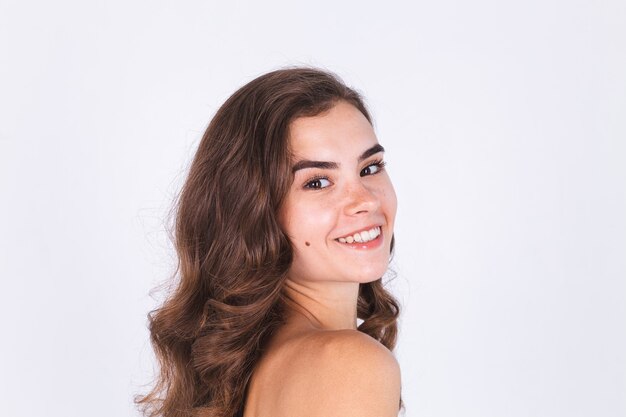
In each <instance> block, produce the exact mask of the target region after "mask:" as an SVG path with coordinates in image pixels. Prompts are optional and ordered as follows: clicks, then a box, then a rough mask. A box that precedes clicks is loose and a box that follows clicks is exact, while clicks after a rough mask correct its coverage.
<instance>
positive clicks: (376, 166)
mask: <svg viewBox="0 0 626 417" xmlns="http://www.w3.org/2000/svg"><path fill="white" fill-rule="evenodd" d="M384 166H385V162H384V161H377V162H374V163H373V164H371V165H368V166H366V167H365V168H363V170H362V171H361V176H362V177H364V176H366V175H374V174H378V173H379V172H380V171H381V170H382V169H383V167H384Z"/></svg>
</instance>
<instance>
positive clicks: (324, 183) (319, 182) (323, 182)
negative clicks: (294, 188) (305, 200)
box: [304, 178, 330, 189]
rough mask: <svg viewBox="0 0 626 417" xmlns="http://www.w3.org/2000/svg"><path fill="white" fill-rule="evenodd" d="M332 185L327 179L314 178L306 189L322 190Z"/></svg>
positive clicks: (305, 186)
mask: <svg viewBox="0 0 626 417" xmlns="http://www.w3.org/2000/svg"><path fill="white" fill-rule="evenodd" d="M329 185H330V181H328V179H326V178H314V179H312V180H311V181H309V182H307V183H306V184H305V185H304V188H314V189H321V188H326V187H328V186H329Z"/></svg>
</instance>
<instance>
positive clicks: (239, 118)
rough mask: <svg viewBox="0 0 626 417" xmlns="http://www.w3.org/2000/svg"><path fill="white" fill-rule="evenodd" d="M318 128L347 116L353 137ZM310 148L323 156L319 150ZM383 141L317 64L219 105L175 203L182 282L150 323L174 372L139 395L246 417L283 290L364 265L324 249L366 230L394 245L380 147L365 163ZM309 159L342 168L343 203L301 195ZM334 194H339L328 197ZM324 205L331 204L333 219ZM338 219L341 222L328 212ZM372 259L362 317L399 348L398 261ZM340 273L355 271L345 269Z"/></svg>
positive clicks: (160, 408)
mask: <svg viewBox="0 0 626 417" xmlns="http://www.w3.org/2000/svg"><path fill="white" fill-rule="evenodd" d="M328 117H331V118H333V117H334V118H335V119H328ZM315 120H317V121H320V120H322V122H323V123H322V124H321V125H319V123H318V127H319V126H325V129H330V128H331V126H329V122H331V121H333V120H334V121H335V122H338V123H339V124H340V125H341V126H343V127H342V129H346V130H345V132H347V133H346V135H345V136H336V135H329V136H327V137H326V138H325V139H323V141H322V142H319V143H318V145H315V144H314V142H310V141H307V139H306V138H304V137H303V132H304V133H306V132H311V131H312V130H311V129H309V128H307V126H308V127H311V126H310V123H311V122H312V121H313V122H314V123H315ZM309 142H310V143H309ZM307 143H309V144H313V148H315V149H317V150H318V151H317V152H312V151H310V147H309V148H307V149H309V150H306V149H305V148H306V146H304V147H303V144H304V145H306V144H307ZM376 144H377V141H376V137H375V135H374V133H373V131H372V130H371V119H370V116H369V113H368V111H367V109H366V108H365V106H364V104H363V101H362V99H361V97H360V96H359V94H358V93H356V92H355V91H354V90H352V89H350V88H348V87H346V86H345V85H344V84H343V83H342V82H341V81H340V80H339V79H338V78H337V77H335V76H334V75H332V74H330V73H328V72H325V71H321V70H318V69H314V68H291V69H283V70H278V71H274V72H271V73H268V74H265V75H262V76H260V77H258V78H256V79H254V80H252V81H251V82H249V83H248V84H246V85H245V86H243V87H242V88H240V89H239V90H237V91H236V92H235V93H234V94H233V95H232V96H231V97H230V98H229V99H228V100H227V101H226V102H225V103H224V104H223V105H222V106H221V107H220V109H219V110H218V111H217V113H216V114H215V116H214V117H213V119H212V121H211V122H210V124H209V126H208V128H207V130H206V132H205V134H204V136H203V138H202V140H201V142H200V145H199V147H198V150H197V152H196V155H195V157H194V160H193V162H192V165H191V167H190V170H189V174H188V177H187V180H186V182H185V184H184V186H183V189H182V191H181V193H180V195H179V197H178V201H177V205H176V207H175V209H176V210H175V216H176V219H175V220H176V221H175V230H174V238H175V242H174V244H175V247H176V250H177V254H178V258H179V265H178V270H177V271H176V273H177V275H178V279H179V281H178V283H177V286H176V287H175V288H174V290H173V291H172V293H171V294H169V295H168V298H167V300H166V301H165V303H164V304H163V305H162V306H161V307H160V308H158V309H157V310H155V311H153V312H151V314H150V317H149V318H150V331H151V340H152V343H153V346H154V348H155V351H156V353H157V357H158V358H159V361H160V363H161V375H160V377H159V378H158V380H157V384H156V386H155V388H154V389H153V391H152V392H151V393H149V394H148V395H147V396H144V397H142V398H139V399H138V402H139V403H141V404H143V405H144V406H145V411H146V413H148V414H149V415H154V416H156V415H164V416H167V417H170V416H183V415H188V414H189V412H191V411H192V410H193V411H194V412H196V413H197V414H198V415H206V416H229V417H230V416H234V415H237V413H238V412H240V411H241V409H240V407H242V406H243V399H244V396H245V390H246V387H247V383H248V380H249V378H250V376H251V374H252V370H253V368H254V365H255V363H256V361H257V359H258V358H259V356H260V352H261V349H262V347H263V346H264V345H265V344H266V342H267V341H268V339H269V337H271V335H272V334H273V332H274V331H275V330H276V329H277V327H278V326H280V325H281V324H282V323H283V322H284V305H283V303H282V298H281V290H282V288H283V283H284V280H285V279H286V277H287V274H288V272H289V271H290V267H292V266H293V267H294V268H296V267H298V265H300V267H303V266H305V265H307V263H309V264H310V263H311V262H315V260H317V261H318V262H327V261H331V260H332V262H333V265H335V266H336V267H337V268H339V265H340V264H341V263H342V262H343V263H349V262H352V263H353V265H354V262H355V261H356V260H357V259H359V258H358V257H359V256H361V254H357V253H356V252H355V253H354V254H353V255H351V254H349V253H345V254H343V255H339V254H340V253H341V252H340V251H341V250H343V249H344V248H343V247H340V246H338V247H337V248H335V249H336V251H335V252H329V251H326V252H324V251H320V248H321V246H320V245H321V244H325V243H330V240H329V238H333V239H334V238H336V237H339V236H342V235H344V234H346V235H347V234H349V233H350V232H353V231H356V230H362V229H363V228H364V227H366V226H379V225H380V226H382V230H383V235H382V236H383V237H384V239H383V240H382V243H383V245H382V246H383V247H384V248H385V250H386V251H387V254H386V255H387V256H388V255H389V252H390V251H391V250H392V249H393V241H392V239H391V238H392V236H391V231H392V228H393V217H394V215H395V195H392V194H393V188H391V184H390V183H389V182H388V178H386V174H384V172H383V174H384V175H382V174H381V175H379V174H373V175H370V174H372V173H373V171H375V170H376V169H377V166H376V164H375V163H374V162H375V160H376V159H378V158H377V156H378V157H380V155H381V153H380V152H378V153H376V154H375V155H374V154H372V155H369V154H368V155H367V156H366V157H365V158H364V159H363V160H359V156H364V154H363V152H364V151H367V150H371V151H372V152H373V151H378V150H379V149H378V148H375V147H374V146H375V145H376ZM325 148H328V152H327V153H325V152H323V151H322V150H323V149H325ZM296 158H300V159H301V158H306V159H310V158H315V160H319V158H323V159H322V160H323V161H332V162H336V163H338V164H341V168H340V169H339V170H335V174H334V175H337V177H335V186H336V187H338V188H336V190H337V192H336V193H334V194H333V195H332V198H331V197H330V193H328V192H327V191H317V190H307V192H310V194H302V193H300V191H301V189H300V188H299V189H298V192H296V191H294V190H295V189H296V187H295V186H294V184H295V183H294V182H293V180H294V171H293V168H294V167H293V164H294V163H295V162H296V161H299V160H300V159H296ZM305 171H314V170H310V169H303V170H296V172H295V178H301V176H302V174H304V173H305ZM331 171H332V170H331ZM309 173H310V172H309ZM327 174H328V173H327ZM331 174H332V173H331ZM361 174H365V175H361ZM327 176H330V174H329V175H327ZM299 181H300V180H299ZM324 184H325V183H324ZM298 185H300V184H299V183H298ZM324 192H326V193H327V194H326V195H327V197H328V198H327V199H324V198H321V197H322V194H323V193H324ZM305 195H306V196H307V197H304V196H305ZM313 195H317V196H318V197H320V198H317V199H316V200H314V197H313ZM307 199H308V200H307ZM314 201H315V203H314ZM325 201H326V203H324V202H325ZM313 203H314V204H313ZM324 204H327V205H328V204H332V205H333V206H334V207H335V209H333V210H334V211H333V210H329V209H328V206H327V207H324ZM339 207H340V209H339ZM315 208H317V209H318V211H317V213H321V211H324V213H325V214H324V215H325V216H327V218H325V219H324V221H323V222H322V223H320V224H322V225H323V227H320V228H319V230H317V231H315V233H314V234H310V233H309V232H306V230H314V229H315V227H311V225H313V224H314V221H315V219H312V220H311V222H310V223H309V224H308V226H306V227H304V226H305V225H303V223H302V222H303V220H302V219H303V216H307V215H308V214H311V215H315V210H313V211H312V209H315ZM319 210H321V211H319ZM337 210H340V211H337ZM331 211H332V212H333V213H334V221H333V220H329V218H328V213H330V212H331ZM303 227H304V229H305V230H304V232H305V233H303V234H302V233H301V232H303ZM307 228H308V229H307ZM307 239H309V240H307ZM379 239H380V238H379ZM303 240H305V242H304V245H305V246H306V242H308V243H309V246H306V248H307V249H312V250H313V251H311V252H308V254H307V256H304V255H303V254H302V252H301V250H302V248H304V247H303V246H302V244H303ZM322 240H323V241H324V242H322ZM332 243H336V244H337V245H340V244H342V245H343V244H344V243H339V242H332ZM345 249H346V250H348V249H351V248H345ZM363 252H364V251H363ZM380 252H381V251H378V252H376V253H377V254H379V253H380ZM333 253H334V255H333ZM370 253H374V252H373V251H371V252H370ZM329 256H330V257H329ZM333 256H334V257H333ZM377 256H378V257H377ZM363 259H364V262H362V263H361V264H362V265H364V267H363V269H362V270H360V271H359V272H358V274H357V275H356V278H354V279H355V280H357V281H358V282H360V283H361V285H360V287H359V299H358V305H357V317H359V318H361V319H363V323H362V324H361V325H360V326H359V328H358V329H359V330H360V331H362V332H364V333H367V334H369V335H370V336H372V337H373V338H375V339H377V340H379V341H380V342H381V343H382V344H384V345H385V346H387V347H388V348H389V349H393V346H394V345H395V340H396V318H397V316H398V314H399V306H398V304H397V302H396V301H395V300H394V298H393V297H392V296H391V295H390V294H389V293H388V292H387V291H386V290H385V289H384V288H383V285H382V282H381V279H380V278H378V279H377V276H382V272H384V269H386V266H387V265H386V262H384V261H383V262H380V260H384V258H383V256H382V255H380V254H379V255H376V256H373V257H371V258H367V257H364V258H363ZM376 260H378V261H376ZM383 264H384V265H383ZM381 265H383V266H384V267H382V266H381ZM336 271H343V273H344V276H347V275H345V271H347V270H346V269H345V268H343V269H341V268H339V269H335V272H336Z"/></svg>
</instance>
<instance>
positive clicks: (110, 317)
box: [0, 0, 626, 417]
mask: <svg viewBox="0 0 626 417" xmlns="http://www.w3.org/2000/svg"><path fill="white" fill-rule="evenodd" d="M293 64H312V65H317V66H320V67H323V68H328V69H330V70H332V71H335V72H337V73H338V74H339V75H340V76H342V77H343V78H344V80H345V81H346V82H347V83H348V84H349V85H352V86H354V87H356V88H357V89H359V90H360V91H362V92H363V93H364V94H365V96H366V98H367V100H368V103H369V105H370V107H371V110H372V112H373V115H374V118H375V122H376V131H377V133H378V136H379V140H380V142H381V143H382V144H383V145H384V146H385V147H386V148H387V160H388V162H389V165H388V169H389V171H390V174H391V176H392V179H393V180H394V183H395V186H396V191H397V194H398V197H399V213H398V219H397V221H396V225H397V228H396V238H397V252H396V257H395V259H394V263H393V267H394V269H395V270H396V271H397V273H398V276H397V278H396V279H395V280H394V281H393V284H392V290H393V292H394V293H395V294H396V295H397V296H398V298H399V299H400V301H401V302H402V304H403V313H402V319H401V321H400V326H401V332H400V337H399V342H398V343H399V345H398V349H397V357H398V360H399V362H400V365H401V368H402V379H403V398H404V400H405V403H406V409H407V411H406V416H408V417H458V416H463V417H473V416H476V417H502V416H520V417H522V416H524V417H535V416H563V417H578V416H581V417H582V416H589V417H591V416H593V417H596V416H602V417H624V416H625V415H626V144H625V140H626V76H625V74H626V3H624V2H623V1H594V2H591V1H565V0H562V1H555V0H548V1H546V0H541V1H538V0H531V1H516V2H512V1H496V0H493V1H488V0H476V1H472V2H467V1H460V0H459V1H449V0H443V1H431V2H419V1H418V2H405V3H395V2H391V1H386V2H382V3H379V2H369V3H368V2H363V1H344V2H331V1H317V2H306V3H305V2H294V1H282V2H279V1H267V0H266V1H262V2H260V1H256V2H254V1H248V2H242V1H233V2H217V1H186V2H185V1H181V2H164V1H134V2H131V1H119V0H117V1H112V0H109V1H55V2H48V1H38V2H29V1H24V0H20V1H17V0H1V1H0V192H1V198H2V200H1V201H2V204H1V205H0V211H1V215H0V279H1V287H0V288H1V294H2V297H1V301H0V334H1V342H0V409H1V411H0V413H1V414H2V415H3V416H11V417H21V416H29V417H41V416H46V417H56V416H59V417H61V416H63V417H67V416H87V415H88V416H92V417H105V416H106V417H110V416H117V417H124V416H135V415H137V412H136V411H135V409H134V407H133V405H132V396H133V395H134V394H135V393H138V392H142V391H143V388H142V384H146V383H148V382H149V381H150V377H151V375H152V366H153V365H152V364H153V362H152V360H153V358H152V353H151V347H150V345H149V342H148V333H147V330H146V314H147V312H148V311H149V310H150V309H151V308H154V307H155V306H156V305H157V301H158V300H159V298H158V297H157V298H156V299H153V298H151V297H150V296H149V292H150V290H151V289H152V288H153V287H155V286H156V285H157V284H159V283H161V282H163V281H164V280H165V279H167V278H168V276H169V274H170V273H171V272H172V270H173V267H174V257H173V253H172V250H171V246H170V244H169V243H168V238H167V234H166V233H165V216H166V212H167V209H169V207H170V204H171V200H172V198H173V196H174V194H175V192H176V191H177V190H178V187H179V186H180V184H181V183H182V181H183V179H184V173H185V169H186V168H187V166H188V164H189V162H190V160H191V157H192V155H193V152H194V150H195V147H196V146H197V144H198V141H199V139H200V137H201V135H202V133H203V131H204V129H205V127H206V125H207V123H208V121H209V120H210V118H211V116H212V115H213V113H214V112H215V110H216V109H217V108H218V107H219V106H220V105H221V104H222V102H223V101H224V100H225V99H226V98H227V97H228V96H229V95H230V94H231V93H232V92H234V91H235V89H236V88H238V87H240V86H241V85H243V84H244V83H245V82H247V81H250V80H251V79H252V78H254V77H256V76H258V75H260V74H261V73H264V72H266V71H270V70H273V69H277V68H279V67H281V66H284V65H293Z"/></svg>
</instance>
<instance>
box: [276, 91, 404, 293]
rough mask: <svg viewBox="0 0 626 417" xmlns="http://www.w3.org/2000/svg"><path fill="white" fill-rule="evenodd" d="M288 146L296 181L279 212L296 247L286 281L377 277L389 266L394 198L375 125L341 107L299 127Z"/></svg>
mask: <svg viewBox="0 0 626 417" xmlns="http://www.w3.org/2000/svg"><path fill="white" fill-rule="evenodd" d="M289 145H290V149H291V152H292V167H293V170H294V182H293V184H292V185H291V188H290V190H289V193H288V194H287V197H286V200H285V202H284V204H283V206H282V207H281V210H280V213H279V219H280V223H281V226H282V228H283V230H284V231H285V233H286V234H287V235H288V236H289V238H290V240H291V242H292V246H293V248H294V256H293V263H292V266H291V269H290V271H289V278H290V279H292V280H296V281H352V282H360V283H365V282H371V281H374V280H376V279H378V278H380V277H381V276H382V275H383V274H384V273H385V271H386V270H387V266H388V263H389V255H390V254H389V252H390V246H391V237H392V234H393V225H394V219H395V215H396V194H395V192H394V189H393V185H392V184H391V181H390V179H389V176H388V175H387V171H386V170H385V169H384V168H383V164H381V162H382V159H383V149H382V147H381V146H380V145H379V144H378V140H377V139H376V135H375V134H374V130H373V129H372V126H371V125H370V123H369V122H368V121H367V119H366V118H365V116H363V114H362V113H361V112H360V111H359V110H358V109H357V108H356V107H354V106H352V105H351V104H348V103H347V102H344V101H341V102H339V103H338V104H337V105H335V106H334V107H333V108H332V109H331V110H329V111H328V112H326V113H323V114H321V115H318V116H314V117H301V118H298V119H296V120H294V121H293V122H292V124H291V126H290V130H289ZM357 233H358V236H357V235H356V234H357ZM379 233H380V234H379Z"/></svg>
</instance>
